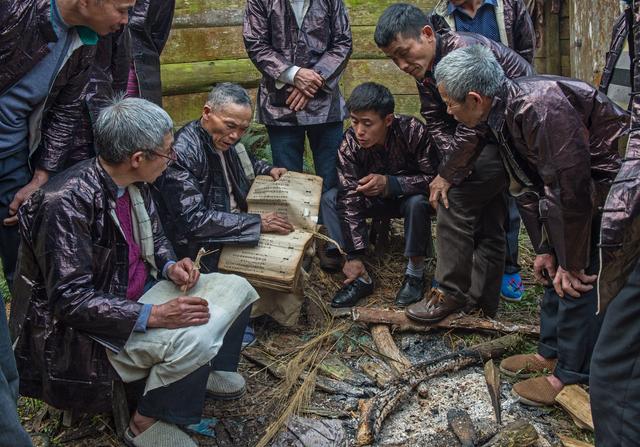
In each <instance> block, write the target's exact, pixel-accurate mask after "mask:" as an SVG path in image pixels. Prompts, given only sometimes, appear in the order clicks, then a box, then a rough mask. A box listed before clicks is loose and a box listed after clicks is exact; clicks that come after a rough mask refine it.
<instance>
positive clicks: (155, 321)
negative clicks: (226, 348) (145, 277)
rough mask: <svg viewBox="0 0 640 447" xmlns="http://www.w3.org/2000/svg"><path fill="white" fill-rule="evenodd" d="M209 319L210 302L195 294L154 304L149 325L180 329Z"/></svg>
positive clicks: (203, 322) (198, 324)
mask: <svg viewBox="0 0 640 447" xmlns="http://www.w3.org/2000/svg"><path fill="white" fill-rule="evenodd" d="M208 321H209V303H207V302H206V301H205V300H203V299H202V298H198V297H195V296H179V297H178V298H174V299H172V300H171V301H167V302H166V303H164V304H160V305H153V307H151V315H149V320H148V321H147V327H161V328H166V329H178V328H181V327H188V326H200V325H201V324H205V323H207V322H208Z"/></svg>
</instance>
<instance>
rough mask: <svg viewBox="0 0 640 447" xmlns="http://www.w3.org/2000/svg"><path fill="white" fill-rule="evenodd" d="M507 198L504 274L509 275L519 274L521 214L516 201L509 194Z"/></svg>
mask: <svg viewBox="0 0 640 447" xmlns="http://www.w3.org/2000/svg"><path fill="white" fill-rule="evenodd" d="M506 196H507V217H506V219H505V220H504V236H505V237H504V241H505V242H506V247H505V248H506V250H505V259H504V272H505V273H508V274H514V273H518V272H519V271H520V265H518V236H519V235H520V212H519V211H518V206H517V205H516V199H514V198H513V197H512V196H511V195H510V194H509V193H506Z"/></svg>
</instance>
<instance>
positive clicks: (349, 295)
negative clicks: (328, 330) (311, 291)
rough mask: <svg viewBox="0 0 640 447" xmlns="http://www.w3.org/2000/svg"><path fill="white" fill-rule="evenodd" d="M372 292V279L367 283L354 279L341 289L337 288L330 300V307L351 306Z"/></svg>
mask: <svg viewBox="0 0 640 447" xmlns="http://www.w3.org/2000/svg"><path fill="white" fill-rule="evenodd" d="M372 293H373V281H371V282H370V283H369V284H367V283H365V282H363V281H360V280H359V279H356V280H355V281H353V282H352V283H350V284H347V285H346V286H344V287H343V288H342V289H340V290H338V293H336V295H335V296H334V297H333V300H331V307H351V306H354V305H355V304H356V303H357V302H358V300H360V299H361V298H364V297H367V296H369V295H371V294H372Z"/></svg>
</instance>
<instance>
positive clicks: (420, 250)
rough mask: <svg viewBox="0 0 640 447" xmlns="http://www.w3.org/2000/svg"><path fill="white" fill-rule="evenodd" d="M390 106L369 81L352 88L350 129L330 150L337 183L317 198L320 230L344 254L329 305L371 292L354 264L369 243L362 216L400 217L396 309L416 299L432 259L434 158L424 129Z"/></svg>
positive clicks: (389, 97) (365, 277)
mask: <svg viewBox="0 0 640 447" xmlns="http://www.w3.org/2000/svg"><path fill="white" fill-rule="evenodd" d="M394 106H395V103H394V100H393V96H392V95H391V92H389V90H388V89H387V88H386V87H384V86H382V85H380V84H375V83H373V82H368V83H365V84H361V85H359V86H358V87H356V88H355V89H354V90H353V92H352V93H351V96H350V97H349V100H348V101H347V108H348V109H349V114H350V116H351V127H350V128H349V129H348V130H347V131H346V132H345V135H344V139H343V140H342V145H341V146H340V149H339V150H338V182H339V185H338V187H337V188H333V189H330V190H329V191H327V192H326V193H324V194H323V196H322V204H323V205H322V206H323V210H324V211H323V212H324V216H325V219H324V225H326V227H327V229H328V233H329V236H330V237H331V238H333V239H334V240H335V241H337V242H338V243H339V244H340V245H341V246H342V247H344V250H345V252H346V253H347V261H346V263H345V265H344V268H343V272H344V274H345V276H346V277H347V279H346V280H345V286H344V287H343V288H342V289H341V290H340V291H338V293H336V295H335V297H334V298H333V301H332V302H331V305H332V306H333V307H349V306H353V305H355V304H356V302H357V301H358V300H359V299H361V298H364V297H365V296H368V295H370V294H371V293H372V292H373V282H372V280H371V278H370V276H369V275H368V274H367V271H366V269H365V267H364V264H363V263H362V260H361V259H360V257H361V256H362V255H363V254H364V253H365V252H366V249H367V246H368V243H369V234H368V228H367V223H366V219H367V218H368V217H403V218H404V236H405V250H404V255H405V256H406V257H407V258H409V263H408V266H407V270H406V272H405V279H404V283H403V284H402V287H401V288H400V290H399V291H398V294H397V296H396V304H397V305H398V306H402V307H404V306H407V305H409V304H411V303H415V302H416V301H419V300H420V299H422V296H423V294H424V281H425V279H424V258H425V255H427V254H429V255H430V256H433V253H432V242H431V225H430V219H429V215H430V214H431V213H430V206H429V201H428V199H427V191H428V189H429V182H430V181H431V180H432V179H433V177H434V176H435V174H436V167H437V163H438V158H437V154H436V151H435V148H434V146H433V144H432V142H431V139H430V137H429V134H428V132H427V131H426V129H425V126H424V125H423V124H422V123H421V122H420V121H419V120H418V119H416V118H413V117H410V116H405V115H394V114H393V110H394ZM428 251H429V253H427V252H428Z"/></svg>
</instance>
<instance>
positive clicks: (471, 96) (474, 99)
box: [466, 92, 485, 106]
mask: <svg viewBox="0 0 640 447" xmlns="http://www.w3.org/2000/svg"><path fill="white" fill-rule="evenodd" d="M466 99H467V100H468V101H471V104H473V105H475V106H479V105H481V104H482V102H483V100H484V99H485V97H484V96H482V95H481V94H480V93H476V92H469V93H467V98H466Z"/></svg>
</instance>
